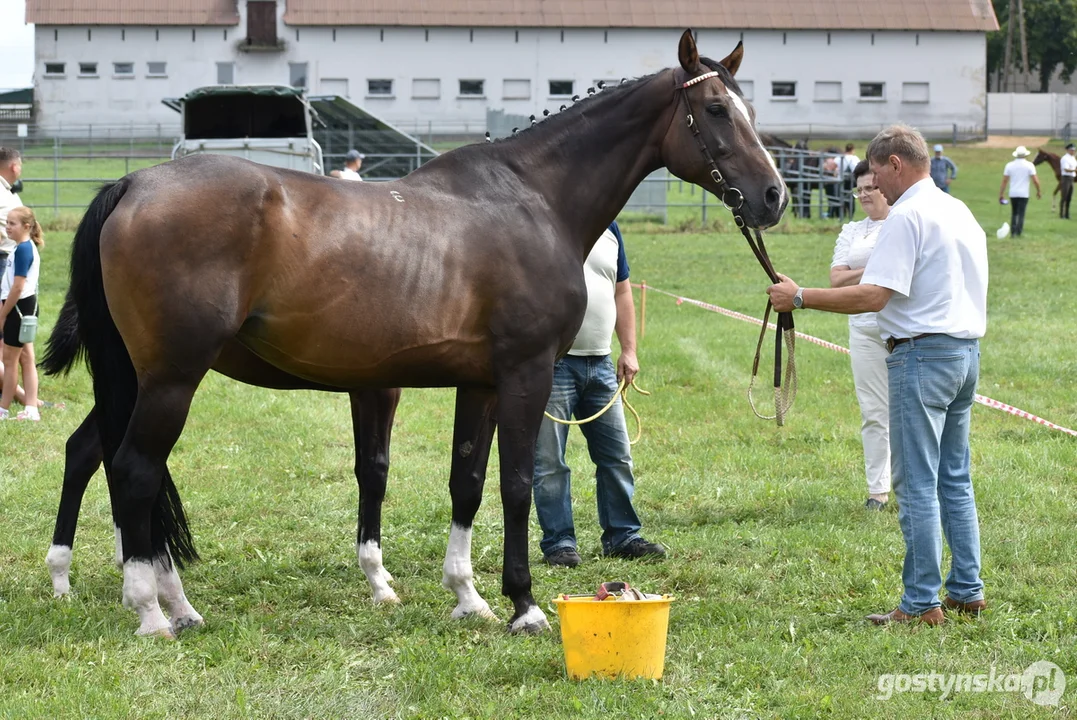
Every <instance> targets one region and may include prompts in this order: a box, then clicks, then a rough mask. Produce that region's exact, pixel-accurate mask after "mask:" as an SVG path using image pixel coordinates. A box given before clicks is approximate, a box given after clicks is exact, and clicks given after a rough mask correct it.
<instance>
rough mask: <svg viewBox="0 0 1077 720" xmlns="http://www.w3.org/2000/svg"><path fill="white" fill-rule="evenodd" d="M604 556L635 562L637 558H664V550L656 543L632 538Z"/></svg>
mask: <svg viewBox="0 0 1077 720" xmlns="http://www.w3.org/2000/svg"><path fill="white" fill-rule="evenodd" d="M604 554H605V555H606V557H615V558H625V559H627V560H635V559H637V558H652V559H658V558H664V557H665V556H666V549H665V548H664V547H662V546H661V545H659V544H658V543H653V542H647V541H646V540H644V539H643V538H641V537H638V538H633V539H631V540H629V541H628V542H626V543H625V544H624V545H622V546H621V547H618V548H614V549H613V550H610V551H609V552H607V553H604Z"/></svg>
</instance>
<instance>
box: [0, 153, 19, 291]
mask: <svg viewBox="0 0 1077 720" xmlns="http://www.w3.org/2000/svg"><path fill="white" fill-rule="evenodd" d="M21 174H22V155H21V154H20V153H19V151H18V150H16V149H15V148H6V147H0V275H2V274H3V272H4V268H5V267H7V263H8V260H9V259H10V257H9V256H10V255H11V253H13V252H15V241H14V240H12V239H10V238H9V237H8V236H7V232H6V231H5V230H4V223H5V222H6V221H7V214H8V213H9V212H10V211H11V210H13V209H15V208H17V207H19V206H20V205H22V200H20V199H19V196H18V194H16V192H15V190H14V189H13V186H14V185H15V183H17V182H18V181H19V176H20V175H21Z"/></svg>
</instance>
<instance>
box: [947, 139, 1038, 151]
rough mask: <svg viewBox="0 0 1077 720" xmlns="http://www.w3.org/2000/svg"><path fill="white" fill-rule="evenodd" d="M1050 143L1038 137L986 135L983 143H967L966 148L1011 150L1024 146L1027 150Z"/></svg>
mask: <svg viewBox="0 0 1077 720" xmlns="http://www.w3.org/2000/svg"><path fill="white" fill-rule="evenodd" d="M1050 142H1051V138H1049V137H1044V136H1042V135H1040V136H1029V137H1020V136H1017V135H988V136H987V139H986V140H984V141H983V142H975V143H969V144H968V145H967V146H966V147H974V148H1010V149H1011V150H1012V149H1013V148H1015V147H1017V146H1018V145H1024V146H1025V147H1027V148H1028V149H1029V150H1033V151H1034V148H1038V147H1039V146H1040V145H1047V144H1048V143H1050Z"/></svg>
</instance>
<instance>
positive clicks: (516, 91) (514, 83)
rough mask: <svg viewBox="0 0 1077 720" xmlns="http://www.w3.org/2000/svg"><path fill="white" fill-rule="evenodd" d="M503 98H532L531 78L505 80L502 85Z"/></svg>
mask: <svg viewBox="0 0 1077 720" xmlns="http://www.w3.org/2000/svg"><path fill="white" fill-rule="evenodd" d="M501 99H502V100H530V99H531V81H530V80H505V81H504V84H503V85H502V86H501Z"/></svg>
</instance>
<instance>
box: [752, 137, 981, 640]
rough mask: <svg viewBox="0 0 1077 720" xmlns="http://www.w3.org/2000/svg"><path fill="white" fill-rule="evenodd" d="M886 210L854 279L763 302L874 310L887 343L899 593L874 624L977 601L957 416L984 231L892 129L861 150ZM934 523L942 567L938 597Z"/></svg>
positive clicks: (975, 540) (786, 289)
mask: <svg viewBox="0 0 1077 720" xmlns="http://www.w3.org/2000/svg"><path fill="white" fill-rule="evenodd" d="M867 156H868V163H869V166H870V168H871V170H872V172H873V173H874V177H875V185H876V186H877V187H878V188H879V190H880V191H881V192H882V193H883V195H884V196H885V197H886V199H887V201H889V202H890V205H891V210H890V214H889V216H888V217H887V219H886V222H884V223H883V227H882V230H881V231H880V232H879V239H878V241H877V242H876V245H875V248H874V249H873V250H872V253H871V258H870V259H869V260H868V264H867V267H866V268H864V275H863V277H862V278H861V279H860V284H859V285H850V286H847V287H839V288H824V289H814V288H813V289H806V288H800V287H797V284H796V283H795V282H793V281H792V280H790V279H789V278H787V277H785V276H782V281H781V282H780V283H778V284H776V285H771V286H770V287H769V288H767V293H768V294H769V295H770V298H771V300H772V301H773V303H774V309H775V310H778V311H789V310H792V309H794V308H812V309H816V310H826V311H829V312H837V313H845V314H851V313H860V312H877V313H878V315H877V316H876V319H877V321H878V324H879V330H880V332H881V334H882V336H883V337H884V338H886V339H887V349H888V350H889V351H890V355H889V357H888V358H887V361H886V365H887V375H888V384H889V386H890V391H889V395H890V457H891V472H892V475H893V489H894V494H895V495H897V500H898V506H899V507H898V522H899V524H900V525H901V533H902V535H903V536H904V538H905V564H904V569H903V571H902V582H903V584H904V586H905V592H904V594H903V595H902V598H901V602H900V604H899V605H898V607H897V608H896V609H894V610H892V611H891V612H888V613H882V614H878V615H869V616H868V619H869V620H870V621H871V622H873V623H875V624H876V625H885V624H889V623H907V622H922V623H926V624H929V625H938V624H940V623H942V622H943V621H944V619H945V616H944V615H943V611H942V607H940V605H941V606H945V607H946V608H947V609H949V610H952V611H955V612H961V613H967V614H971V615H978V614H979V613H980V612H981V611H982V610H983V609H984V608H985V607H986V604H985V602H984V594H983V580H981V578H980V530H979V520H978V518H977V515H976V499H975V496H974V494H973V490H972V478H971V474H970V466H969V458H970V453H969V422H970V419H971V415H972V401H973V398H974V396H975V392H976V381H977V379H978V377H979V370H980V349H979V338H981V337H983V335H984V332H985V331H986V328H987V238H986V236H985V235H984V231H983V228H981V227H980V224H979V223H978V222H977V221H976V218H975V217H973V215H972V213H971V212H969V209H968V207H966V206H965V204H964V203H963V202H961V201H960V200H957V199H956V198H954V197H952V196H950V195H948V194H946V193H944V192H942V191H941V190H939V189H938V188H937V187H935V183H934V182H933V181H932V180H931V175H930V157H929V155H928V149H927V143H926V142H925V141H924V138H923V136H922V135H920V133H919V132H917V131H916V130H914V129H912V128H909V127H906V126H903V125H895V126H893V127H890V128H887V129H886V130H884V131H882V132H881V133H879V134H878V135H877V136H876V137H875V139H874V140H872V141H871V144H870V145H868V150H867ZM940 526H943V527H944V528H945V533H946V541H947V543H948V544H949V546H950V551H951V555H952V558H953V560H952V567H951V570H950V573H949V575H947V577H946V582H945V586H946V591H947V594H946V598H945V600H943V602H942V603H940V602H939V591H940V590H941V589H942V586H943V578H942V570H941V564H942V537H941V535H940Z"/></svg>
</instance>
